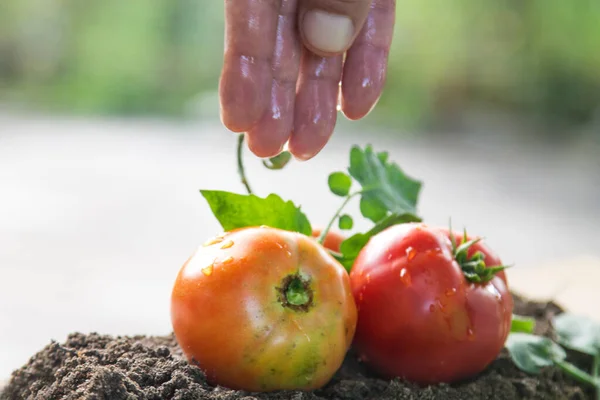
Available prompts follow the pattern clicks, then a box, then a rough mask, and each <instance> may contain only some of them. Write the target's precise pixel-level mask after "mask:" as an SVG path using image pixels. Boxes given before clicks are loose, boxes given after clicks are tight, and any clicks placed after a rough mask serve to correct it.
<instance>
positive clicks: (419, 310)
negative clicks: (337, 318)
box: [350, 223, 513, 384]
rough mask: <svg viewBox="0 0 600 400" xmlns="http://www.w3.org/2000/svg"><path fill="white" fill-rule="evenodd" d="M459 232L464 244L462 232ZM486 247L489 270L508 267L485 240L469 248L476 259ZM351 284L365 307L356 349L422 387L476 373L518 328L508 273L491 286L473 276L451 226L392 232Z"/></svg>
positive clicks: (370, 247)
mask: <svg viewBox="0 0 600 400" xmlns="http://www.w3.org/2000/svg"><path fill="white" fill-rule="evenodd" d="M455 236H456V239H457V240H456V242H457V247H458V246H459V245H460V244H461V243H462V235H460V234H458V233H456V234H455ZM468 240H471V238H468ZM478 251H479V252H481V253H482V254H483V255H484V256H485V258H484V260H483V261H484V263H485V265H482V266H481V268H482V269H483V270H484V271H486V272H490V271H489V270H487V267H490V266H498V265H501V262H500V259H499V258H498V257H497V256H496V255H494V254H493V253H492V252H491V251H490V249H489V248H488V247H487V246H486V245H484V244H483V243H482V242H478V243H476V244H473V245H472V246H471V247H470V248H469V249H468V251H466V252H465V253H467V254H466V255H467V256H468V257H469V259H471V260H473V258H472V257H477V256H476V253H477V252H478ZM464 256H465V254H464V253H463V254H462V255H459V257H458V258H459V259H461V260H462V264H463V265H465V263H466V261H468V260H465V259H464ZM350 282H351V286H352V291H353V294H354V297H355V299H356V302H357V307H358V323H357V328H356V335H355V340H354V346H355V349H356V350H357V351H358V354H359V355H360V356H361V358H362V359H363V361H364V362H365V363H367V364H368V365H370V366H371V367H372V368H373V369H374V370H375V371H377V372H379V373H380V374H381V375H382V376H384V377H386V378H392V377H402V378H405V379H407V380H410V381H412V382H415V383H417V384H434V383H439V382H447V383H450V382H455V381H458V380H461V379H465V378H469V377H471V376H473V375H475V374H477V373H479V372H481V371H482V370H484V369H485V368H486V367H487V366H488V365H489V364H490V363H491V362H492V361H493V360H494V359H495V358H496V357H497V356H498V354H499V353H500V351H501V350H502V347H503V346H504V342H505V340H506V338H507V336H508V334H509V331H510V325H511V317H512V311H513V299H512V296H511V294H510V292H509V289H508V285H507V283H506V276H505V274H504V272H503V271H502V272H500V273H498V274H496V275H494V276H493V277H492V278H491V279H490V280H489V281H487V282H485V283H471V282H470V281H468V280H467V279H466V277H465V274H464V272H463V270H462V269H461V265H460V264H459V262H457V257H456V256H455V255H454V254H453V246H452V243H451V240H450V235H449V230H448V229H440V228H432V227H428V226H427V225H425V224H419V223H411V224H402V225H396V226H392V227H390V228H388V229H386V230H385V231H383V232H381V233H379V234H378V235H376V236H374V237H373V238H371V240H370V241H369V242H368V243H367V245H366V246H365V247H364V248H363V249H362V251H361V252H360V254H359V256H358V258H357V259H356V262H355V263H354V265H353V268H352V271H351V273H350Z"/></svg>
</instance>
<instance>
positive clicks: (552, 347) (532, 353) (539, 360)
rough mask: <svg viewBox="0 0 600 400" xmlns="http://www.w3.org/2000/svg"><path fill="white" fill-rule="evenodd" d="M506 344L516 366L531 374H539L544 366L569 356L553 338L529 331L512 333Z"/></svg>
mask: <svg viewBox="0 0 600 400" xmlns="http://www.w3.org/2000/svg"><path fill="white" fill-rule="evenodd" d="M505 346H506V348H507V349H508V351H509V353H510V357H511V358H512V360H513V362H514V363H515V364H516V366H517V367H519V368H520V369H521V370H523V371H525V372H527V373H530V374H539V373H540V372H541V370H542V369H543V368H545V367H549V366H551V365H554V364H555V363H557V362H561V361H563V360H564V359H565V358H566V357H567V354H566V352H565V351H564V350H563V348H562V347H560V346H559V345H558V344H556V343H554V342H553V341H552V340H550V339H548V338H547V337H543V336H536V335H531V334H529V333H511V334H510V335H509V336H508V339H507V340H506V344H505Z"/></svg>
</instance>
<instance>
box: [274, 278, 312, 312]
mask: <svg viewBox="0 0 600 400" xmlns="http://www.w3.org/2000/svg"><path fill="white" fill-rule="evenodd" d="M277 291H278V292H279V302H280V303H281V305H282V306H283V307H287V308H290V309H292V310H295V311H303V312H306V311H308V310H309V309H310V307H311V305H312V301H313V292H312V289H311V288H310V280H307V279H303V278H302V276H301V275H300V273H296V274H293V275H288V276H286V277H285V278H284V279H283V281H282V282H281V287H279V288H277Z"/></svg>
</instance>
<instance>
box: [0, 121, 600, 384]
mask: <svg viewBox="0 0 600 400" xmlns="http://www.w3.org/2000/svg"><path fill="white" fill-rule="evenodd" d="M369 142H370V143H373V144H374V146H375V148H376V149H377V150H381V149H386V150H388V151H390V158H391V159H392V160H395V161H397V162H398V163H399V165H400V166H401V167H402V168H403V169H404V170H405V171H406V172H407V173H408V174H409V175H412V176H414V177H417V178H419V179H421V180H423V181H424V182H425V186H424V189H423V191H422V195H421V206H420V210H421V212H422V215H423V216H424V217H425V218H426V220H428V221H429V222H431V223H436V224H447V222H448V218H449V217H452V220H453V223H454V227H455V228H462V227H463V226H464V225H466V226H467V227H468V228H469V231H470V232H472V233H474V234H482V235H484V236H486V238H487V241H488V243H489V244H490V245H491V246H492V247H493V248H494V249H495V250H496V251H497V252H498V253H499V254H501V255H502V258H503V261H504V262H505V263H509V264H512V263H514V264H515V265H516V267H515V268H532V267H535V266H538V265H543V264H546V263H550V262H557V261H558V262H561V263H562V262H564V263H565V264H564V265H566V266H568V265H569V261H570V260H573V259H574V257H575V256H582V255H590V256H600V235H598V233H597V232H598V228H597V227H598V223H599V222H600V173H599V172H600V168H599V167H600V161H599V160H598V158H597V157H596V158H593V157H592V158H590V157H581V156H580V155H579V153H574V152H560V151H556V150H552V149H546V148H536V147H532V148H529V149H528V148H521V147H514V146H512V147H511V146H507V145H506V144H505V143H504V142H502V141H501V140H497V139H496V140H495V141H489V140H487V139H486V140H482V141H480V142H476V143H475V145H473V142H471V145H467V144H466V143H454V144H453V143H451V141H447V142H446V143H433V142H428V141H414V140H413V141H411V140H409V139H402V138H400V137H397V138H395V139H394V138H390V137H388V138H374V137H371V136H369V135H363V136H358V135H357V134H356V133H348V132H344V131H343V128H340V129H339V131H338V132H337V133H336V134H335V135H334V139H333V141H332V142H331V144H330V145H329V146H327V147H326V149H325V150H324V151H323V152H322V153H321V154H320V155H319V156H318V157H317V158H315V159H314V160H312V161H310V162H308V163H304V164H300V163H293V164H292V165H290V166H289V167H288V168H287V169H286V170H285V171H282V172H272V171H268V170H266V169H264V168H263V167H262V166H261V165H260V163H259V161H258V160H256V159H253V158H252V157H251V156H250V155H249V154H248V153H247V158H246V160H247V161H246V163H247V165H248V170H249V171H248V174H249V178H250V181H251V184H252V186H253V189H254V190H255V191H256V192H257V194H263V195H266V194H268V193H269V192H270V191H271V190H273V191H275V192H277V193H279V194H280V195H282V196H283V197H284V198H289V199H292V200H294V201H295V202H296V203H299V204H301V205H302V208H303V210H304V211H305V212H306V213H307V214H308V215H309V218H310V219H311V221H312V222H313V224H325V223H326V222H327V219H328V218H329V217H330V216H331V215H332V213H333V212H334V210H335V208H337V206H338V204H339V202H340V200H339V198H336V197H334V196H333V195H331V194H329V192H328V190H327V184H326V177H327V174H328V173H329V172H332V171H334V170H339V169H343V168H345V167H346V166H347V162H348V151H349V148H350V146H351V144H353V143H357V144H361V145H364V144H366V143H369ZM469 146H472V148H470V147H469ZM234 147H235V137H234V135H232V134H231V133H228V132H226V131H225V130H224V129H223V128H221V126H220V124H219V123H218V122H213V123H207V124H199V123H190V124H175V123H168V122H164V121H151V120H146V121H124V120H88V119H66V118H50V117H39V116H31V115H21V116H16V115H15V116H10V115H6V114H0V354H2V357H1V358H0V377H3V376H8V375H9V374H10V372H11V371H12V370H13V369H14V368H17V367H19V366H20V365H22V364H23V363H24V362H26V361H27V359H28V357H29V356H31V355H33V354H34V353H35V352H36V351H38V350H39V349H41V348H42V347H43V346H44V345H46V344H47V343H48V342H49V341H50V340H51V339H56V340H59V341H62V340H63V339H64V338H65V336H66V335H67V334H68V333H69V332H72V331H82V332H90V331H98V332H101V333H110V334H142V333H143V334H166V333H168V332H169V330H170V320H169V295H170V289H171V285H172V283H173V280H174V278H175V275H176V274H177V271H178V269H179V267H180V266H181V264H182V263H183V262H184V261H185V260H186V259H187V257H188V256H189V255H190V254H191V252H192V251H193V250H194V248H195V247H196V246H197V245H199V244H200V243H202V242H203V241H204V239H205V238H207V237H208V236H211V235H213V234H214V233H216V232H217V231H219V226H218V224H217V222H216V220H215V219H214V217H213V216H212V215H211V214H210V210H209V208H208V206H207V205H206V203H205V202H204V200H203V198H202V197H201V196H200V194H199V192H198V190H199V189H201V188H207V189H226V190H231V191H237V192H240V193H242V192H243V187H242V186H241V185H240V184H239V183H238V178H237V175H236V166H235V158H234V156H235V154H234ZM352 211H353V212H354V214H355V215H358V213H357V210H356V209H355V208H353V209H352ZM357 222H358V223H357V227H358V228H360V227H366V226H367V225H366V223H365V222H364V221H360V220H359V221H357ZM564 273H565V274H568V273H569V271H568V269H566V270H565V271H564Z"/></svg>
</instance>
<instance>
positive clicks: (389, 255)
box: [387, 253, 392, 261]
mask: <svg viewBox="0 0 600 400" xmlns="http://www.w3.org/2000/svg"><path fill="white" fill-rule="evenodd" d="M387 259H388V261H389V260H391V259H392V253H388V255H387Z"/></svg>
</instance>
